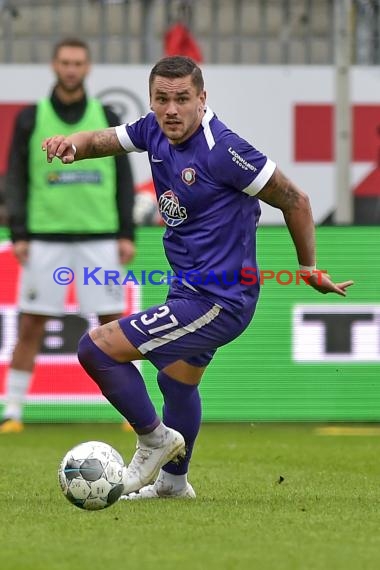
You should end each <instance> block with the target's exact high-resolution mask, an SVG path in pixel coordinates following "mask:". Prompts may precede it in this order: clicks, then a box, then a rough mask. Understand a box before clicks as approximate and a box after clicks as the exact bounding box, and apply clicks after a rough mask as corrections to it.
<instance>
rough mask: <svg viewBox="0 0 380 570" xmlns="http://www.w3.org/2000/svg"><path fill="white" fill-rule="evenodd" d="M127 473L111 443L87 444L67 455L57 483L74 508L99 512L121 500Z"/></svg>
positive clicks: (95, 442)
mask: <svg viewBox="0 0 380 570" xmlns="http://www.w3.org/2000/svg"><path fill="white" fill-rule="evenodd" d="M125 469H126V466H125V464H124V461H123V458H122V456H121V455H120V453H118V452H117V451H116V450H115V449H114V448H113V447H111V446H110V445H108V443H104V442H102V441H87V442H85V443H80V444H79V445H77V446H75V447H73V448H72V449H70V451H68V452H67V453H66V455H65V456H64V458H63V459H62V461H61V464H60V466H59V469H58V481H59V484H60V486H61V489H62V491H63V494H64V495H65V497H66V498H67V499H68V500H69V501H70V502H71V503H73V505H75V506H76V507H79V508H80V509H86V510H89V511H96V510H99V509H104V508H106V507H110V506H111V505H113V503H115V502H116V501H117V500H118V499H119V498H120V495H121V494H122V493H123V489H124V485H123V477H124V473H125Z"/></svg>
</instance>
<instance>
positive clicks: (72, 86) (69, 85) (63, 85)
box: [57, 78, 84, 95]
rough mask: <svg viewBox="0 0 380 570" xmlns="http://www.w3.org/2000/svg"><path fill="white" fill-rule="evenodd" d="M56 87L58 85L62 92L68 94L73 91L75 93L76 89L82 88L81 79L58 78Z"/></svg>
mask: <svg viewBox="0 0 380 570" xmlns="http://www.w3.org/2000/svg"><path fill="white" fill-rule="evenodd" d="M57 87H59V88H60V89H61V90H62V91H63V92H64V93H67V94H68V95H72V94H73V93H77V92H78V91H83V90H84V84H83V79H78V80H77V81H75V82H74V81H64V80H63V79H59V78H58V81H57Z"/></svg>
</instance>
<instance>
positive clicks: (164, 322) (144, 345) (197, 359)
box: [119, 283, 255, 370]
mask: <svg viewBox="0 0 380 570" xmlns="http://www.w3.org/2000/svg"><path fill="white" fill-rule="evenodd" d="M254 311H255V305H254V306H253V307H250V309H249V310H247V311H246V313H247V314H243V312H242V311H236V314H235V313H233V312H232V311H229V310H226V309H223V308H222V307H221V306H220V305H218V304H217V303H215V302H214V301H212V300H210V299H208V298H207V297H205V296H203V295H202V294H201V293H199V292H197V291H192V290H191V289H190V288H188V287H186V286H185V285H183V284H180V283H175V284H173V285H172V288H171V289H170V291H169V294H168V296H167V298H166V301H165V302H164V303H162V304H161V305H155V306H154V307H149V309H147V310H146V311H142V312H141V313H134V314H133V315H129V316H128V317H123V318H122V319H120V320H119V324H120V326H121V329H122V331H123V332H124V334H125V336H126V337H127V339H128V340H129V341H130V342H131V343H132V344H133V346H134V347H136V348H137V349H138V350H139V351H140V352H141V353H142V354H143V355H144V357H145V358H146V359H147V360H149V361H150V362H151V363H152V364H153V365H154V366H155V367H156V368H157V369H158V370H161V369H162V368H165V367H166V366H168V365H169V364H171V363H173V362H176V361H177V360H184V361H185V362H187V363H189V364H192V365H193V366H200V367H203V366H207V365H208V364H209V362H210V361H211V359H212V358H213V356H214V354H215V352H216V350H217V349H218V347H220V346H223V345H224V344H227V343H229V342H230V341H232V340H233V339H234V338H236V337H238V336H239V335H240V334H241V333H242V332H243V331H244V329H245V328H247V326H248V324H249V323H250V321H251V319H252V317H253V314H254Z"/></svg>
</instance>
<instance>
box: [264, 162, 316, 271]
mask: <svg viewBox="0 0 380 570" xmlns="http://www.w3.org/2000/svg"><path fill="white" fill-rule="evenodd" d="M257 197H258V198H260V200H262V201H263V202H266V203H267V204H269V205H270V206H273V207H274V208H279V209H280V210H282V213H283V215H284V219H285V222H286V225H287V226H288V229H289V232H290V235H291V236H292V239H293V242H294V245H295V247H296V250H297V256H298V262H299V263H300V264H301V265H307V266H312V265H315V263H316V259H315V256H316V253H315V231H314V221H313V215H312V213H311V208H310V202H309V198H308V196H307V195H306V194H305V193H304V192H302V191H301V190H299V189H298V188H297V187H296V186H295V185H294V184H293V183H292V182H291V181H290V180H289V179H288V178H286V176H284V175H283V174H282V172H280V170H279V169H278V168H276V170H275V171H274V173H273V175H272V176H271V178H270V179H269V180H268V182H267V184H266V185H265V186H264V188H263V189H262V190H261V191H260V192H259V193H258V194H257Z"/></svg>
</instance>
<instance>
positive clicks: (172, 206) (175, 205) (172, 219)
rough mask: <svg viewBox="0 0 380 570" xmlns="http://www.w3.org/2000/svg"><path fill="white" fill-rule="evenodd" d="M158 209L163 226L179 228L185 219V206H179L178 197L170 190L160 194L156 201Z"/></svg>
mask: <svg viewBox="0 0 380 570" xmlns="http://www.w3.org/2000/svg"><path fill="white" fill-rule="evenodd" d="M158 208H159V210H160V214H161V216H162V219H163V220H164V222H165V224H166V225H167V226H170V227H171V228H174V227H175V226H179V225H180V224H182V223H183V222H184V221H185V220H186V219H187V211H186V208H185V206H181V205H180V203H179V200H178V196H176V195H175V194H174V192H173V191H172V190H167V191H166V192H164V193H163V194H161V196H160V198H159V200H158Z"/></svg>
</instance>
